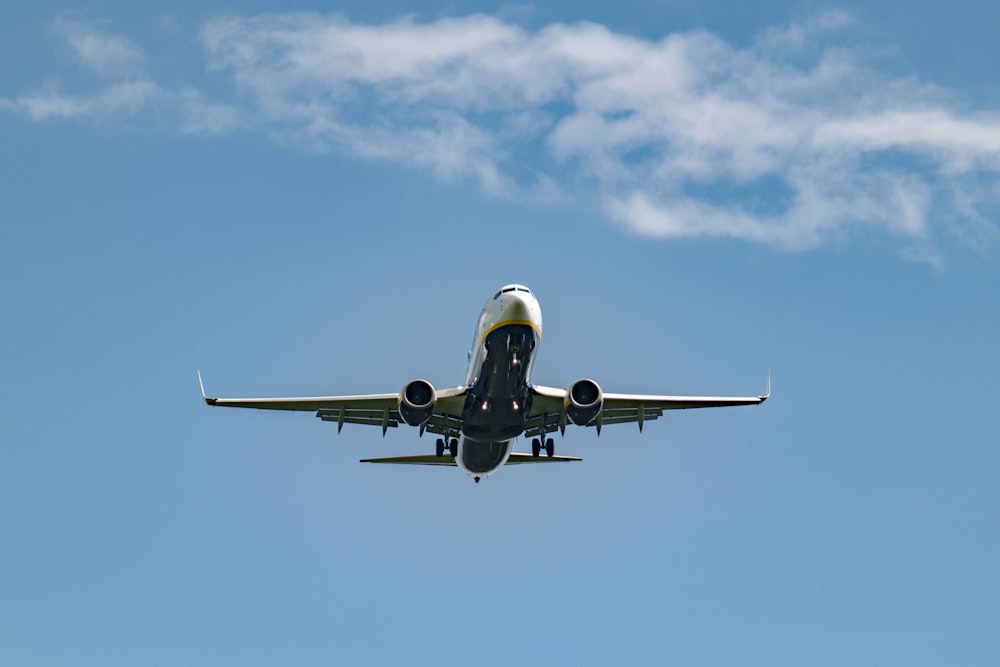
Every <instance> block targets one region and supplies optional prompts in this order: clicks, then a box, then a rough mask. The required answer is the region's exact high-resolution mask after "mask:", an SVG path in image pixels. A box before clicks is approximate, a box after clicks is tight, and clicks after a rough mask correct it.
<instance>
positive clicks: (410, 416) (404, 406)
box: [399, 380, 437, 426]
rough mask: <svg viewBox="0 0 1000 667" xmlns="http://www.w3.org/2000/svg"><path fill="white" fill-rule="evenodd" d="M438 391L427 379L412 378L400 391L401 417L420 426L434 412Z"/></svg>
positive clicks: (411, 424) (413, 424) (408, 422)
mask: <svg viewBox="0 0 1000 667" xmlns="http://www.w3.org/2000/svg"><path fill="white" fill-rule="evenodd" d="M436 401H437V392H436V391H434V386H433V385H432V384H431V383H430V382H428V381H427V380H410V381H409V382H407V383H406V384H405V385H403V391H401V392H399V417H400V419H402V420H403V421H404V422H406V423H407V424H409V425H410V426H420V425H421V424H423V423H424V422H425V421H427V420H428V419H430V418H431V415H433V414H434V403H435V402H436Z"/></svg>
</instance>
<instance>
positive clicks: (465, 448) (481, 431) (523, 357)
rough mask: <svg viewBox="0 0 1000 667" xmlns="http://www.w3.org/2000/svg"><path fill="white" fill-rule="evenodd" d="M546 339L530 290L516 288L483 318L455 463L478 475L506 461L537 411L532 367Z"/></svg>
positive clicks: (495, 301)
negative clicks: (530, 414)
mask: <svg viewBox="0 0 1000 667" xmlns="http://www.w3.org/2000/svg"><path fill="white" fill-rule="evenodd" d="M541 339H542V311H541V308H540V307H539V305H538V301H537V300H536V299H535V297H534V295H532V294H531V292H530V291H529V290H528V288H526V287H523V286H520V285H510V286H507V287H505V288H503V289H502V290H500V291H498V292H497V293H496V294H495V295H494V296H493V298H492V299H490V300H489V301H487V302H486V305H485V306H484V307H483V311H482V313H481V314H480V316H479V322H478V324H477V326H476V334H475V337H474V338H473V343H472V349H471V350H470V352H469V371H468V375H467V377H466V384H467V385H468V387H469V392H468V394H467V395H466V399H465V406H464V408H463V413H462V417H463V425H462V435H461V436H460V437H459V441H458V452H457V453H456V456H455V462H456V463H457V464H458V467H459V468H461V469H462V470H463V471H464V472H465V473H466V474H468V475H471V476H473V477H476V478H478V477H485V476H487V475H490V474H492V473H494V472H496V471H497V470H499V469H500V467H501V466H503V464H504V463H506V461H507V459H508V457H509V456H510V453H511V448H512V447H513V443H514V439H515V438H516V437H517V436H519V435H521V434H522V433H523V432H524V429H525V420H526V415H527V414H528V412H529V411H530V409H531V398H532V392H531V365H532V362H533V361H534V353H535V349H536V348H537V347H538V343H539V342H540V341H541Z"/></svg>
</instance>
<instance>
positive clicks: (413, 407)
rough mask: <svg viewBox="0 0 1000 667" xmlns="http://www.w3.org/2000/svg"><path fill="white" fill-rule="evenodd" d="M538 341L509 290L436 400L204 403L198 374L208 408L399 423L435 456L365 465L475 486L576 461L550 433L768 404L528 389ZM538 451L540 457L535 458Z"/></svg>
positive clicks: (525, 305) (407, 393) (529, 305)
mask: <svg viewBox="0 0 1000 667" xmlns="http://www.w3.org/2000/svg"><path fill="white" fill-rule="evenodd" d="M541 339H542V310H541V308H540V307H539V305H538V300H537V299H535V297H534V295H532V293H531V291H530V290H529V289H528V288H527V287H524V286H523V285H507V286H505V287H502V288H501V289H500V290H498V291H497V293H496V294H494V295H493V297H492V298H491V299H490V300H489V301H487V302H486V305H485V306H484V307H483V312H482V313H480V315H479V323H478V324H477V325H476V335H475V338H474V339H473V341H472V349H471V350H470V351H469V371H468V375H467V376H466V378H465V384H463V385H461V386H458V387H453V388H449V389H441V390H436V389H435V388H434V387H433V386H432V385H431V383H430V382H428V381H427V380H420V379H417V380H411V381H409V382H407V383H406V384H405V385H403V389H402V391H400V392H399V393H398V394H370V395H364V396H317V397H311V398H209V396H208V395H207V394H206V393H205V385H204V383H203V382H202V380H201V373H200V372H199V373H198V382H199V384H201V395H202V397H203V398H204V399H205V402H206V403H208V404H209V405H214V406H224V407H232V408H257V409H263V410H301V411H306V412H315V413H316V416H317V417H319V418H320V419H322V420H323V421H328V422H336V423H337V432H338V433H339V432H340V430H341V429H342V428H343V427H344V424H370V425H374V426H380V427H381V428H382V435H383V436H384V435H385V433H386V431H387V430H388V429H389V427H393V428H395V427H397V426H399V424H400V423H401V422H402V423H404V424H408V425H410V426H416V427H418V428H419V429H420V435H423V434H424V431H429V432H431V433H435V434H437V435H440V436H442V437H441V438H439V439H438V440H437V447H436V451H435V452H434V454H428V455H416V456H394V457H389V458H376V459H362V460H361V462H362V463H408V464H422V465H444V466H458V467H459V468H460V469H461V470H462V471H463V472H465V473H466V474H467V475H469V476H470V477H472V478H474V479H475V480H476V482H479V480H480V478H482V477H486V476H489V475H492V474H493V473H495V472H496V471H498V470H500V468H502V467H503V466H504V465H505V464H516V463H543V462H556V461H580V460H582V459H580V458H577V457H572V456H556V455H555V444H554V443H553V441H552V438H546V437H545V436H546V435H547V434H549V433H552V432H554V431H559V432H560V433H561V434H563V435H565V432H566V425H567V424H568V423H573V424H577V425H580V426H592V427H594V428H596V429H597V433H598V435H600V433H601V427H602V426H606V425H608V424H622V423H625V422H635V423H638V425H639V430H640V431H642V426H643V424H644V423H645V422H647V421H649V420H652V419H656V418H658V417H659V416H660V415H662V414H663V411H664V410H678V409H687V408H718V407H726V406H730V405H757V404H760V403H763V402H764V401H766V400H767V398H768V396H770V394H771V376H770V372H769V373H768V379H767V393H766V394H764V395H763V396H737V397H722V396H647V395H639V394H605V393H604V392H602V391H601V388H600V387H599V386H598V385H597V383H596V382H594V381H593V380H591V379H587V378H584V379H581V380H577V381H576V382H574V383H573V384H571V385H570V386H569V387H568V388H567V389H556V388H552V387H543V386H540V385H535V384H532V383H531V364H532V362H533V361H534V355H535V350H536V349H537V347H538V343H539V342H540V341H541ZM522 434H524V435H525V436H527V437H529V438H532V440H531V453H530V454H521V453H515V452H513V451H512V449H513V444H514V440H515V439H516V438H517V437H518V436H519V435H522ZM542 450H544V451H545V456H541V453H542Z"/></svg>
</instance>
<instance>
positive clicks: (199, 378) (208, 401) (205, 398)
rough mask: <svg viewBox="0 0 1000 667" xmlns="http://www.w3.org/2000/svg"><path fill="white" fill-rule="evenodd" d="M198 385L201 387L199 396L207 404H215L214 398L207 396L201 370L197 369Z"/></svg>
mask: <svg viewBox="0 0 1000 667" xmlns="http://www.w3.org/2000/svg"><path fill="white" fill-rule="evenodd" d="M198 386H199V387H201V397H202V399H204V401H205V402H206V403H208V404H209V405H215V401H216V399H214V398H209V397H208V394H206V393H205V383H204V382H203V381H202V379H201V370H200V369H199V370H198Z"/></svg>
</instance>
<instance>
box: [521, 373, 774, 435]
mask: <svg viewBox="0 0 1000 667" xmlns="http://www.w3.org/2000/svg"><path fill="white" fill-rule="evenodd" d="M532 392H533V394H534V396H533V398H532V406H531V407H532V409H531V414H530V415H529V416H528V428H527V430H526V432H525V435H526V436H528V437H533V436H534V437H537V436H540V435H544V434H546V433H552V432H553V431H557V430H559V431H564V430H565V429H566V424H567V423H569V422H568V421H567V417H566V407H567V405H568V400H567V390H565V389H557V388H554V387H542V386H538V385H536V386H534V387H532ZM770 395H771V376H770V373H768V378H767V393H766V394H762V395H760V396H660V395H646V394H603V403H602V407H601V411H600V412H599V413H598V414H597V416H596V417H595V418H594V419H593V420H592V421H591V422H590V423H589V424H587V426H593V427H595V428H596V429H597V432H598V433H600V432H601V427H602V426H605V425H608V424H624V423H637V424H638V425H639V430H642V426H643V424H644V423H645V422H647V421H652V420H654V419H657V418H659V417H661V416H662V415H663V411H664V410H689V409H693V408H723V407H729V406H735V405H760V404H761V403H763V402H764V401H766V400H767V399H768V397H769V396H770Z"/></svg>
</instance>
